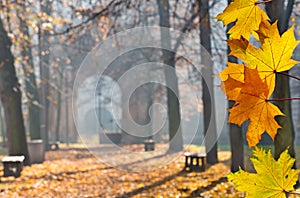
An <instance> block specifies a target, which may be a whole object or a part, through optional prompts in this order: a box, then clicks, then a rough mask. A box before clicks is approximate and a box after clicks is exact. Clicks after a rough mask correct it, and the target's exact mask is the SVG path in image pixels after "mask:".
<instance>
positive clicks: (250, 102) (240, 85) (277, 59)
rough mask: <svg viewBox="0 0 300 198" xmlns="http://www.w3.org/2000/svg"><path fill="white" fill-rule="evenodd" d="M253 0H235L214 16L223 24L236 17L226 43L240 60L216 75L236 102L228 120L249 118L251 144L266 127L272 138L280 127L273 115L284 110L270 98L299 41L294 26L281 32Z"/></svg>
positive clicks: (236, 120)
mask: <svg viewBox="0 0 300 198" xmlns="http://www.w3.org/2000/svg"><path fill="white" fill-rule="evenodd" d="M256 2H257V1H244V0H235V1H234V2H232V3H231V4H230V5H229V6H228V7H227V8H226V9H225V10H224V12H223V13H222V14H219V15H218V16H217V19H218V20H221V21H223V22H224V24H225V25H227V24H228V23H230V22H234V21H235V20H237V21H236V25H235V26H233V28H231V29H230V30H229V32H228V33H229V34H230V39H229V40H228V46H229V47H230V51H231V53H230V55H232V56H235V57H237V58H239V59H240V60H241V61H243V64H234V63H230V62H229V63H228V67H226V68H225V69H224V70H223V71H222V72H221V73H220V74H219V75H220V78H221V80H222V81H223V85H222V86H223V90H224V92H225V94H226V95H227V97H228V100H234V101H235V102H236V103H235V105H234V107H233V108H232V109H230V117H229V122H230V123H235V124H238V125H241V124H242V123H243V122H245V121H246V120H250V125H249V127H248V131H247V141H248V144H249V146H250V147H251V146H255V145H256V144H257V143H258V142H259V140H260V139H261V135H262V134H263V133H264V132H265V131H266V132H267V133H268V134H269V135H270V136H271V137H272V138H273V139H274V137H275V135H276V133H277V129H278V128H279V127H280V126H279V125H278V124H277V122H276V120H275V119H274V117H275V116H282V115H283V113H282V112H281V111H280V110H279V109H278V108H277V107H276V106H274V105H273V104H271V103H270V102H269V99H270V97H271V95H272V93H273V91H274V88H275V80H276V79H275V78H276V74H277V73H279V72H283V71H287V70H289V69H291V68H292V67H293V66H295V65H296V64H297V63H298V62H297V61H295V60H293V59H292V58H291V57H292V54H293V51H294V49H295V48H296V46H297V45H298V43H299V41H296V39H295V36H294V26H292V27H291V28H290V29H289V30H288V31H286V32H285V33H283V35H282V36H280V34H279V31H278V28H277V23H274V24H270V22H269V21H268V20H267V19H268V17H267V15H266V14H265V13H264V12H263V11H262V10H261V9H260V8H259V7H258V6H257V3H256ZM244 7H245V8H247V9H245V8H244ZM237 10H242V14H236V13H238V12H237ZM257 13H259V14H258V15H259V16H260V17H259V20H258V21H259V24H257V23H258V21H257ZM262 13H264V14H262ZM232 15H233V16H235V17H233V16H232ZM254 16H255V17H254ZM229 19H230V20H229ZM246 26H247V27H248V28H245V27H246ZM250 34H252V35H253V36H254V38H257V39H258V41H259V42H260V45H261V47H255V46H253V45H252V44H251V43H250V42H249V38H250Z"/></svg>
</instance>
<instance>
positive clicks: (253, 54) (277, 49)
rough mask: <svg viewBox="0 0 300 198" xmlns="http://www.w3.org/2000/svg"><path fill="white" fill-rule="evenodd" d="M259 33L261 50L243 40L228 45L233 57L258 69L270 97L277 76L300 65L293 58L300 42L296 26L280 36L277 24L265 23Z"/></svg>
mask: <svg viewBox="0 0 300 198" xmlns="http://www.w3.org/2000/svg"><path fill="white" fill-rule="evenodd" d="M257 33H258V35H259V38H260V41H261V45H262V47H261V48H257V47H254V46H253V45H251V44H249V43H247V41H245V40H244V39H243V38H241V39H235V40H233V41H228V45H229V46H230V49H231V55H233V56H236V57H238V58H240V59H241V60H242V61H244V62H245V63H247V65H248V67H250V68H257V70H258V72H259V75H260V77H261V79H263V80H264V81H265V82H266V83H267V85H268V87H269V90H270V91H269V95H268V97H269V96H271V94H272V93H273V91H274V88H275V74H276V73H277V72H282V71H287V70H289V69H291V68H292V67H293V66H294V65H295V64H297V63H298V62H297V61H295V60H293V59H291V57H292V54H293V51H294V49H295V48H296V46H297V45H298V43H299V41H296V39H295V36H294V26H293V27H291V28H290V29H289V30H288V31H286V32H285V33H284V34H283V35H282V36H280V34H279V32H278V29H277V22H276V23H274V24H272V25H271V24H270V23H269V22H267V21H263V22H262V23H261V26H260V29H259V31H257Z"/></svg>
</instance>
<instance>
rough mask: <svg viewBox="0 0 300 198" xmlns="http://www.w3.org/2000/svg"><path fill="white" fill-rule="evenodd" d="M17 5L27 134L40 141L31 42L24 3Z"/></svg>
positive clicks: (38, 112)
mask: <svg viewBox="0 0 300 198" xmlns="http://www.w3.org/2000/svg"><path fill="white" fill-rule="evenodd" d="M19 5H20V6H21V10H17V16H18V18H19V20H20V32H21V34H22V36H21V37H20V38H21V39H20V48H21V50H20V51H21V55H22V58H23V60H22V66H23V71H24V74H25V89H26V96H27V99H28V101H29V103H28V111H29V134H30V138H31V139H32V140H34V139H41V130H40V127H41V126H40V125H41V123H40V107H39V95H38V88H37V85H36V78H35V73H34V64H33V57H32V52H31V40H30V35H29V30H28V26H27V24H26V21H25V19H26V16H24V14H25V10H26V7H25V2H24V1H20V2H19Z"/></svg>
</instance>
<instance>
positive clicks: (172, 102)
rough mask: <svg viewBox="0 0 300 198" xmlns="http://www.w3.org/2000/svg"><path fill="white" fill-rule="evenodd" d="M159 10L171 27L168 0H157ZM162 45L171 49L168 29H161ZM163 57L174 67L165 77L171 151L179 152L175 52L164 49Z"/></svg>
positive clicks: (161, 20) (162, 22) (162, 23)
mask: <svg viewBox="0 0 300 198" xmlns="http://www.w3.org/2000/svg"><path fill="white" fill-rule="evenodd" d="M157 5H158V12H159V25H160V26H161V27H166V28H170V13H169V9H170V5H169V1H168V0H157ZM160 34H161V42H162V43H161V45H162V48H163V49H171V37H170V31H169V30H168V29H161V32H160ZM162 59H163V63H164V64H165V65H168V66H171V67H173V68H174V69H173V70H172V71H171V72H170V70H168V71H166V70H165V78H166V85H167V104H168V119H169V140H170V147H169V150H170V152H177V151H181V150H182V149H183V137H182V131H181V126H180V122H181V116H180V104H179V98H178V97H179V90H178V78H177V75H176V72H175V53H174V52H170V51H168V50H162Z"/></svg>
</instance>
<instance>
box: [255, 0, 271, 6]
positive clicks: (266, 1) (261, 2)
mask: <svg viewBox="0 0 300 198" xmlns="http://www.w3.org/2000/svg"><path fill="white" fill-rule="evenodd" d="M271 1H272V0H263V1H260V2H255V5H259V4H265V3H268V2H271Z"/></svg>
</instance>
